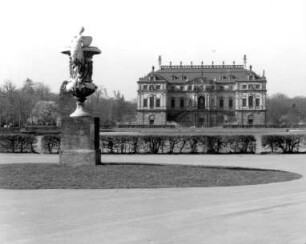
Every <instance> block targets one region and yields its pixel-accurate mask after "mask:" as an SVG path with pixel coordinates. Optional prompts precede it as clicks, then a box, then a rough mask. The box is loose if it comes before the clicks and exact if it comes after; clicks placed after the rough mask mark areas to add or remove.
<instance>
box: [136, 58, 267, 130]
mask: <svg viewBox="0 0 306 244" xmlns="http://www.w3.org/2000/svg"><path fill="white" fill-rule="evenodd" d="M266 83H267V80H266V77H265V74H264V72H263V75H262V76H260V75H258V74H256V73H255V72H254V71H253V70H252V66H249V68H248V69H247V68H246V56H244V65H236V64H235V63H233V64H232V65H225V64H224V62H223V64H222V65H214V63H212V64H211V65H204V64H203V62H202V64H201V65H193V64H192V63H191V64H190V65H183V64H182V63H180V65H172V64H171V63H170V65H161V57H159V69H158V70H156V71H155V69H154V67H152V71H151V72H150V73H149V74H147V75H146V76H145V77H142V78H140V79H139V80H138V107H137V124H138V125H169V124H176V125H179V126H186V127H190V126H195V127H213V126H223V125H235V126H265V123H266V93H267V90H266Z"/></svg>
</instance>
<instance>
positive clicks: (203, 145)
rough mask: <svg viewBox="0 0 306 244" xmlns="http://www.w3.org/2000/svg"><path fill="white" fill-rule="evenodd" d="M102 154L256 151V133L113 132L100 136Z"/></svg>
mask: <svg viewBox="0 0 306 244" xmlns="http://www.w3.org/2000/svg"><path fill="white" fill-rule="evenodd" d="M100 140H101V146H102V149H101V151H102V152H103V153H134V154H135V153H151V154H158V153H161V154H165V153H168V154H173V153H179V154H181V153H191V154H195V153H211V154H213V153H222V152H225V153H226V152H234V153H254V152H255V148H256V144H255V142H256V140H255V138H254V137H253V136H226V137H224V136H198V135H191V136H189V135H181V136H177V135H167V136H166V135H140V136H130V135H128V136H127V135H113V136H102V137H101V139H100Z"/></svg>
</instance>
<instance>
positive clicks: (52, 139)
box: [41, 135, 61, 154]
mask: <svg viewBox="0 0 306 244" xmlns="http://www.w3.org/2000/svg"><path fill="white" fill-rule="evenodd" d="M60 145H61V137H60V135H45V136H43V137H42V139H41V147H42V149H43V150H44V152H48V153H50V154H51V153H53V149H55V150H56V153H59V151H60Z"/></svg>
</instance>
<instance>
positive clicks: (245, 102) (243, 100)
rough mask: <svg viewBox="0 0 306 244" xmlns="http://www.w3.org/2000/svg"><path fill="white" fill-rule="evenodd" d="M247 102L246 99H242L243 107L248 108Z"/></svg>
mask: <svg viewBox="0 0 306 244" xmlns="http://www.w3.org/2000/svg"><path fill="white" fill-rule="evenodd" d="M246 104H247V100H246V98H242V107H246Z"/></svg>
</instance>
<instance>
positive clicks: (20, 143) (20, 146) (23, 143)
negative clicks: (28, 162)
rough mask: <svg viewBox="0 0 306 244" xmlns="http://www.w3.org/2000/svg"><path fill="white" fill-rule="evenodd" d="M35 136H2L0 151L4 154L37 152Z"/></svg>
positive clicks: (0, 138) (0, 136)
mask: <svg viewBox="0 0 306 244" xmlns="http://www.w3.org/2000/svg"><path fill="white" fill-rule="evenodd" d="M36 141H37V140H36V137H35V136H34V135H25V134H5V135H0V149H1V151H4V152H12V153H15V152H20V153H24V152H35V150H34V144H35V143H36Z"/></svg>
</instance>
